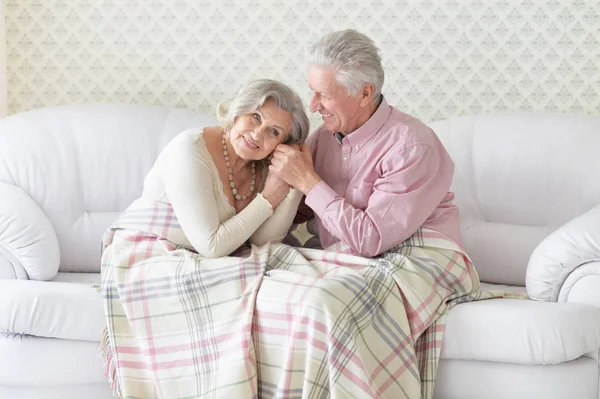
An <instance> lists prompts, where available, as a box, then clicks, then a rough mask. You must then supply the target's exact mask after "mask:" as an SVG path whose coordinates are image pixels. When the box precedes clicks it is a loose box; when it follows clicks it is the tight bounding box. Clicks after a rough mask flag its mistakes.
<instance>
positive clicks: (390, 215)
mask: <svg viewBox="0 0 600 399" xmlns="http://www.w3.org/2000/svg"><path fill="white" fill-rule="evenodd" d="M382 169H383V175H382V176H381V177H380V178H379V179H378V180H376V181H375V183H374V184H373V187H372V193H370V196H369V199H368V202H367V206H366V208H365V209H364V210H362V209H359V208H356V207H354V206H352V204H350V203H349V202H348V201H347V200H345V199H344V197H342V196H340V195H338V194H337V193H336V192H335V191H333V189H332V188H331V187H329V186H328V185H327V184H326V183H325V182H323V181H320V182H319V183H317V184H316V185H315V186H314V187H313V188H312V189H311V190H310V192H309V193H308V195H307V197H306V204H307V205H308V206H310V207H311V208H312V209H313V211H314V212H315V214H316V215H318V216H319V218H320V219H321V222H322V223H323V225H324V226H325V228H326V229H327V230H328V231H329V232H330V233H331V234H333V235H334V236H335V237H337V238H339V239H340V240H342V241H344V242H345V243H346V244H348V245H349V246H350V247H351V248H352V249H354V250H355V251H356V252H358V253H359V254H361V255H362V256H367V257H372V256H376V255H379V254H381V253H383V252H385V251H387V250H389V249H391V248H393V247H394V246H396V245H398V244H400V243H401V242H402V241H404V240H406V239H407V238H408V237H410V236H411V235H412V234H413V233H414V232H415V231H416V230H417V229H418V228H419V227H421V226H422V225H423V223H424V222H425V221H426V220H427V218H428V217H429V216H430V215H431V214H432V213H433V211H434V210H435V208H436V207H437V206H438V204H439V203H440V202H441V201H442V199H443V198H444V196H445V195H446V193H447V192H448V190H449V188H450V184H451V182H452V174H453V171H454V167H453V164H452V161H451V160H450V158H449V157H447V155H446V154H438V153H436V152H435V151H434V150H433V149H432V148H431V147H430V146H428V145H425V144H419V145H415V146H412V147H408V148H403V149H401V150H399V151H397V152H395V153H393V154H391V155H386V156H385V159H384V160H383V164H382ZM349 189H352V188H349ZM363 190H370V189H369V188H363ZM368 194H369V193H368V192H367V193H364V195H368Z"/></svg>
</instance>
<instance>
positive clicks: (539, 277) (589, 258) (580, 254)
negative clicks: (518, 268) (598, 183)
mask: <svg viewBox="0 0 600 399" xmlns="http://www.w3.org/2000/svg"><path fill="white" fill-rule="evenodd" d="M598 261H600V205H599V206H596V207H594V208H592V209H591V210H590V211H589V212H587V213H585V214H583V215H581V216H578V217H576V218H575V219H573V220H571V221H570V222H568V223H567V224H565V225H563V226H561V227H560V228H558V229H557V230H556V231H554V232H553V233H552V234H550V235H549V236H548V237H546V238H545V239H544V240H543V241H542V242H541V243H540V244H539V245H538V246H537V248H536V249H535V250H534V251H533V253H532V254H531V257H530V258H529V264H528V265H527V276H526V286H527V294H528V295H529V297H530V298H532V299H535V300H540V301H553V302H556V301H558V300H559V296H560V297H561V298H565V297H566V296H568V293H567V292H569V291H571V289H570V288H569V289H567V288H568V287H567V286H565V291H564V292H565V293H564V294H561V290H563V286H564V285H565V282H566V281H567V279H569V278H570V276H571V275H573V277H572V279H571V280H572V282H573V283H572V286H574V285H575V282H576V281H577V280H576V279H577V276H581V278H586V279H587V277H584V275H586V273H588V274H589V273H591V274H594V272H590V271H591V270H596V266H594V265H593V263H596V262H598ZM588 264H590V266H589V267H588V266H586V265H588ZM584 267H585V268H584ZM580 268H582V269H581V270H579V269H580Z"/></svg>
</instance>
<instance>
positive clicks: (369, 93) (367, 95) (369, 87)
mask: <svg viewBox="0 0 600 399" xmlns="http://www.w3.org/2000/svg"><path fill="white" fill-rule="evenodd" d="M374 94H375V86H373V84H371V83H367V84H366V85H364V86H363V88H362V89H361V91H360V106H361V107H366V106H367V105H369V104H370V103H371V102H372V100H373V95H374Z"/></svg>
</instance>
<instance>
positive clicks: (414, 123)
mask: <svg viewBox="0 0 600 399" xmlns="http://www.w3.org/2000/svg"><path fill="white" fill-rule="evenodd" d="M391 108H392V112H391V113H390V116H389V118H388V120H387V121H386V123H385V124H384V126H383V128H382V130H383V131H384V132H383V133H385V136H387V138H388V139H389V138H392V139H395V140H394V141H395V142H397V143H398V144H401V145H404V146H411V145H415V144H432V143H433V142H434V141H435V140H436V134H435V132H434V131H433V129H431V128H430V127H429V126H427V125H426V124H425V123H423V122H422V121H421V120H419V119H418V118H416V117H414V116H412V115H409V114H407V113H405V112H402V111H400V110H399V109H398V108H395V107H391Z"/></svg>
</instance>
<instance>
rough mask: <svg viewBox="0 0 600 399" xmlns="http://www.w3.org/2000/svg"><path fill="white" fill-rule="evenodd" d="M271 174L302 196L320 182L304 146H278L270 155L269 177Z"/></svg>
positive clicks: (308, 149)
mask: <svg viewBox="0 0 600 399" xmlns="http://www.w3.org/2000/svg"><path fill="white" fill-rule="evenodd" d="M271 174H275V176H277V177H279V178H280V179H281V180H283V181H284V182H286V183H287V184H288V185H290V186H291V187H294V188H295V189H298V190H300V191H301V192H302V193H303V194H304V195H307V194H308V193H309V192H310V190H311V189H312V188H313V187H314V186H315V185H316V184H317V183H318V182H319V181H320V180H321V178H320V177H319V175H317V173H316V172H315V168H314V165H313V160H312V154H311V151H310V148H308V147H307V146H306V145H304V144H294V145H286V144H279V145H278V146H277V147H276V148H275V151H273V154H272V155H271V165H269V175H271Z"/></svg>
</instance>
